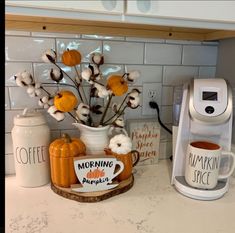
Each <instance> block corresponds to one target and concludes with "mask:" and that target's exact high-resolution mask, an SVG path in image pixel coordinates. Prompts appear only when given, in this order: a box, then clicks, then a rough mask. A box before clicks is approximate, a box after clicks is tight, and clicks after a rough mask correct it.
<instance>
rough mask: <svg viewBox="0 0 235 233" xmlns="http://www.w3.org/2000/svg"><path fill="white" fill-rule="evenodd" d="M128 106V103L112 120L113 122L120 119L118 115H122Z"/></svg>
mask: <svg viewBox="0 0 235 233" xmlns="http://www.w3.org/2000/svg"><path fill="white" fill-rule="evenodd" d="M126 108H127V105H126V106H125V107H124V108H123V109H122V111H121V112H120V113H119V114H118V115H117V117H116V118H115V119H114V120H113V121H112V123H113V122H115V121H116V120H117V119H118V117H120V116H121V115H122V114H123V113H124V111H125V109H126Z"/></svg>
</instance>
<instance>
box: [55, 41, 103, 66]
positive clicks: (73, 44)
mask: <svg viewBox="0 0 235 233" xmlns="http://www.w3.org/2000/svg"><path fill="white" fill-rule="evenodd" d="M56 48H57V55H58V61H61V55H62V54H63V52H64V51H65V50H66V49H76V50H78V51H79V52H80V53H81V56H82V62H90V55H91V54H92V53H94V52H102V42H101V41H98V40H78V39H73V40H72V39H62V38H61V39H60V38H58V39H56Z"/></svg>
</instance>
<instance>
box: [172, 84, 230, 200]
mask: <svg viewBox="0 0 235 233" xmlns="http://www.w3.org/2000/svg"><path fill="white" fill-rule="evenodd" d="M232 111H233V105H232V90H231V87H230V86H229V84H228V83H227V82H226V81H225V80H224V79H192V80H191V81H190V82H189V83H186V84H185V85H184V86H183V96H182V103H181V110H180V118H179V126H178V129H177V130H175V132H176V133H175V134H176V135H173V138H175V146H174V145H173V170H172V180H171V183H172V185H174V186H175V188H176V190H177V191H179V192H180V193H181V194H183V195H185V196H188V197H190V198H193V199H199V200H214V199H218V198H220V197H222V196H223V195H224V194H225V193H226V192H227V191H228V188H229V182H228V178H227V179H223V180H219V182H218V183H217V186H216V187H215V188H213V189H198V188H193V187H191V186H190V185H188V184H187V182H186V181H185V177H184V174H185V161H186V158H185V157H186V151H187V146H188V143H189V142H191V141H196V140H206V141H208V140H209V141H212V142H214V143H217V144H218V145H220V146H221V147H222V149H223V150H226V151H230V150H231V140H232V118H233V116H232V115H233V112H232ZM173 134H174V130H173ZM221 162H222V161H221ZM224 167H226V166H224ZM224 169H225V168H224Z"/></svg>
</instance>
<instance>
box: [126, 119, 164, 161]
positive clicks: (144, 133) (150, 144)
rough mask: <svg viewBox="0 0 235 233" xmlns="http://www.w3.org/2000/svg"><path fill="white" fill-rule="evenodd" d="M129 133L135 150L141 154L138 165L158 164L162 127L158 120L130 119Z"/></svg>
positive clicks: (128, 121) (128, 123)
mask: <svg viewBox="0 0 235 233" xmlns="http://www.w3.org/2000/svg"><path fill="white" fill-rule="evenodd" d="M127 131H128V134H129V136H130V138H131V140H132V147H133V150H137V151H139V153H140V161H139V163H138V165H145V164H153V163H157V162H158V158H159V145H160V125H159V122H158V120H157V119H149V118H147V119H128V120H127Z"/></svg>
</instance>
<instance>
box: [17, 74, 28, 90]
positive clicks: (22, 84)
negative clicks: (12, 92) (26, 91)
mask: <svg viewBox="0 0 235 233" xmlns="http://www.w3.org/2000/svg"><path fill="white" fill-rule="evenodd" d="M15 82H16V85H17V86H19V87H25V86H26V85H25V83H24V82H23V81H22V77H21V76H20V77H19V76H15Z"/></svg>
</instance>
